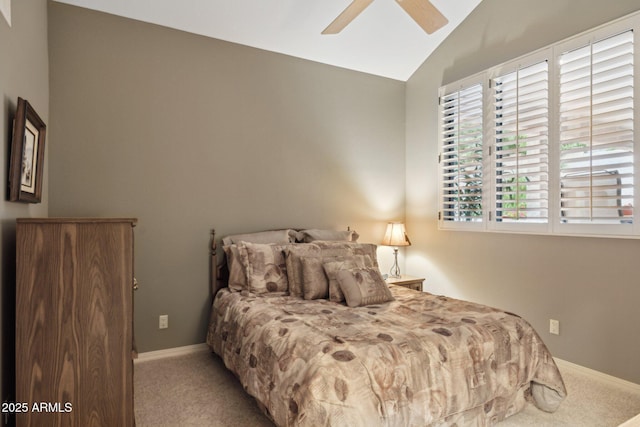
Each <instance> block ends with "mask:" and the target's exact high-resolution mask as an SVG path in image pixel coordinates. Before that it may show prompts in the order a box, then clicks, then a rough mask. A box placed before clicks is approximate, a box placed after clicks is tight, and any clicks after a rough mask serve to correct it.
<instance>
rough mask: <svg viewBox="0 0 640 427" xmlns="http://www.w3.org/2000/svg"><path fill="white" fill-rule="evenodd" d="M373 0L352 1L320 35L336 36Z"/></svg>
mask: <svg viewBox="0 0 640 427" xmlns="http://www.w3.org/2000/svg"><path fill="white" fill-rule="evenodd" d="M371 2H373V0H353V1H352V2H351V4H350V5H349V6H347V8H346V9H345V10H343V11H342V13H341V14H340V15H338V17H337V18H336V19H334V20H333V22H332V23H331V24H329V26H328V27H327V28H325V29H324V31H323V32H322V34H338V33H339V32H340V31H342V30H343V29H344V27H346V26H347V25H349V23H350V22H351V21H353V20H354V19H355V18H356V16H358V15H360V13H361V12H362V11H363V10H365V9H366V8H367V6H369V5H370V4H371Z"/></svg>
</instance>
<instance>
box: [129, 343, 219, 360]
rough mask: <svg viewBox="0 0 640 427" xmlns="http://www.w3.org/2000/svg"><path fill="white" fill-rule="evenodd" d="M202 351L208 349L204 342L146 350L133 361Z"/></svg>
mask: <svg viewBox="0 0 640 427" xmlns="http://www.w3.org/2000/svg"><path fill="white" fill-rule="evenodd" d="M203 351H210V349H209V346H208V345H207V344H206V343H201V344H193V345H186V346H184V347H174V348H166V349H164V350H156V351H147V352H144V353H138V358H137V359H135V360H134V362H135V363H142V362H148V361H150V360H158V359H164V358H166V357H174V356H185V355H187V354H193V353H200V352H203Z"/></svg>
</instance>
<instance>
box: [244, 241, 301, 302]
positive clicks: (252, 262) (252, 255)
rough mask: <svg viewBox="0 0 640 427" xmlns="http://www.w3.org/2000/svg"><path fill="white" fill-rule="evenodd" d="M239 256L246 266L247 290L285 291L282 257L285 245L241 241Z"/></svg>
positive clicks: (285, 272) (284, 269)
mask: <svg viewBox="0 0 640 427" xmlns="http://www.w3.org/2000/svg"><path fill="white" fill-rule="evenodd" d="M238 248H239V252H240V257H241V258H242V261H243V264H244V265H245V266H246V274H247V283H248V284H249V292H252V293H254V294H264V293H267V292H282V293H285V292H287V290H288V288H289V282H288V280H287V267H286V262H285V257H284V252H283V251H284V249H285V248H286V245H276V244H262V243H249V242H241V243H240V244H239V245H238Z"/></svg>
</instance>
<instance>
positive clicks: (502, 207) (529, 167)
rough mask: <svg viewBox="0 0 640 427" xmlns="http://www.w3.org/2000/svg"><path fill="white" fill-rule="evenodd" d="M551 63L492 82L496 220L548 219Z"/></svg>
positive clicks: (536, 220) (531, 66)
mask: <svg viewBox="0 0 640 427" xmlns="http://www.w3.org/2000/svg"><path fill="white" fill-rule="evenodd" d="M548 68H549V67H548V64H547V61H542V62H540V63H537V64H534V65H530V66H527V67H522V68H520V67H518V68H517V69H516V70H515V71H513V72H510V73H508V74H505V75H502V76H499V77H496V78H493V79H492V81H491V87H492V90H493V95H494V98H493V111H494V117H495V123H494V137H495V146H494V150H493V161H494V174H495V188H494V191H495V195H494V196H495V220H496V222H519V223H523V222H536V223H546V222H547V221H548V217H549V195H548V188H549V149H548V146H549V143H548V134H549V70H548Z"/></svg>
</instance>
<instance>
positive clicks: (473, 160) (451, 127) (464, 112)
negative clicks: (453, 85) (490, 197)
mask: <svg viewBox="0 0 640 427" xmlns="http://www.w3.org/2000/svg"><path fill="white" fill-rule="evenodd" d="M482 102H483V98H482V85H480V84H475V85H473V86H470V87H468V88H465V89H461V90H458V91H455V92H452V93H447V94H445V95H444V96H442V97H441V98H440V109H441V120H442V121H441V125H442V136H441V138H442V153H441V157H440V166H441V181H442V185H441V191H442V203H441V210H440V211H441V213H440V215H441V218H440V219H441V221H445V222H446V221H457V222H461V221H462V222H482V217H483V210H482V188H483V185H482V184H483V170H482V149H483V144H482V140H483V123H482V121H483V120H482Z"/></svg>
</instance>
